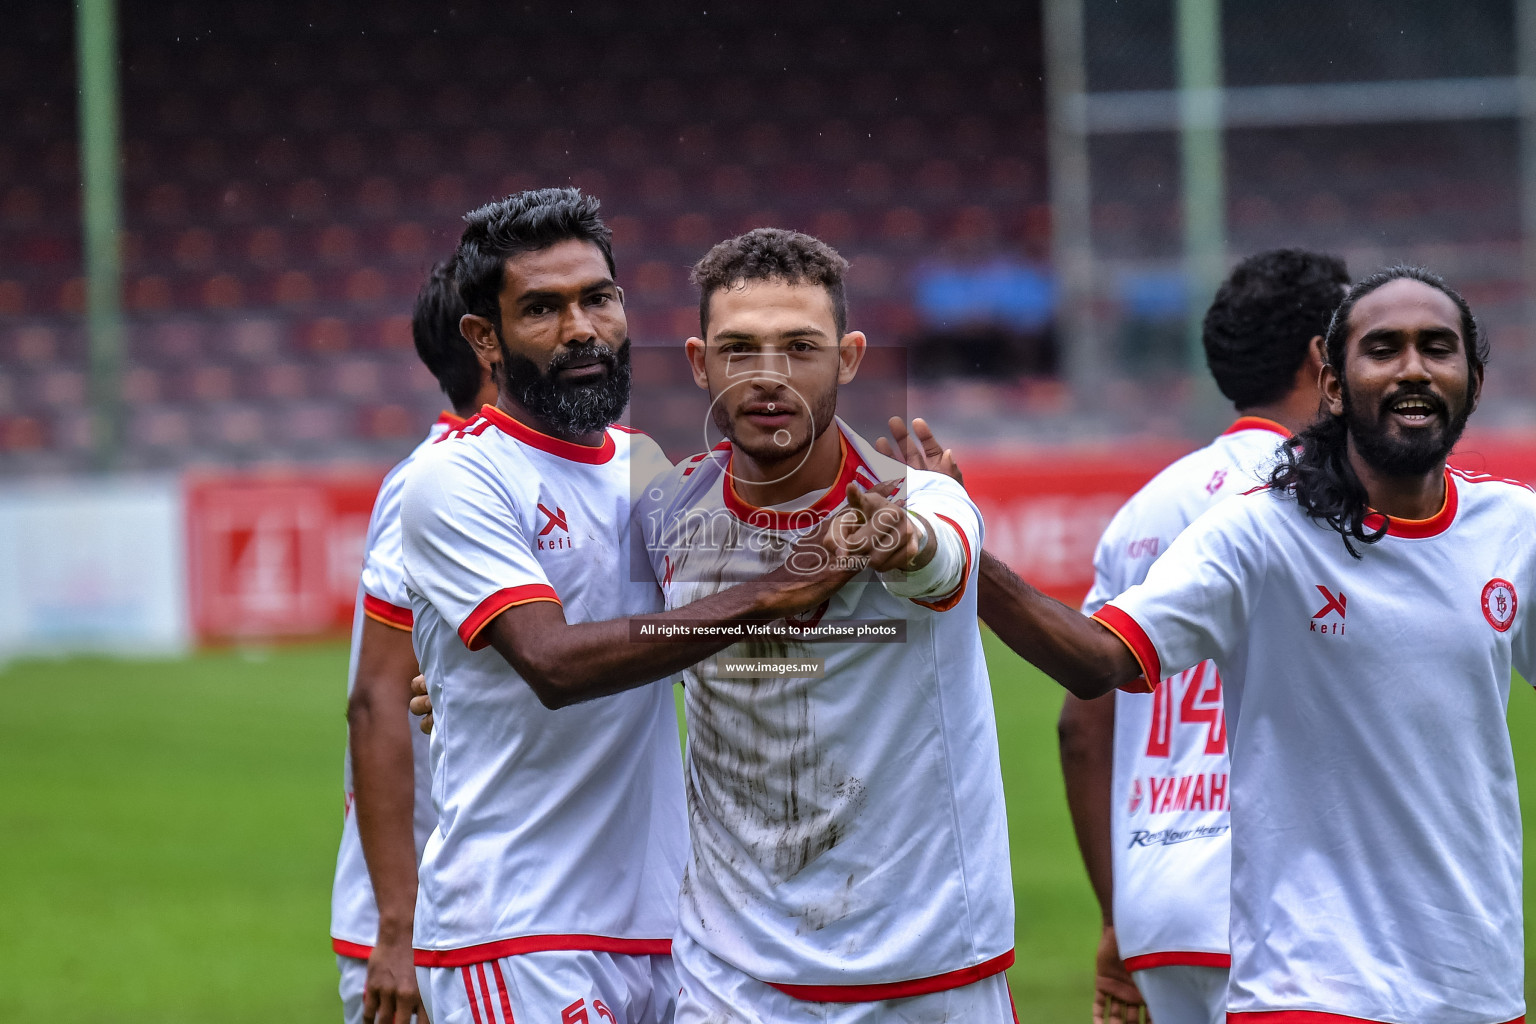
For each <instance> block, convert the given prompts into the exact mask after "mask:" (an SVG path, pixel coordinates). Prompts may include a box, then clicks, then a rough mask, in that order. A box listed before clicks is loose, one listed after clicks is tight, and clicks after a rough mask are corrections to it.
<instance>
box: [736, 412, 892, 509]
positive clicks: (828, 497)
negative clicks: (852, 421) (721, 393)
mask: <svg viewBox="0 0 1536 1024" xmlns="http://www.w3.org/2000/svg"><path fill="white" fill-rule="evenodd" d="M837 441H838V444H840V445H841V446H842V462H841V463H840V464H839V465H838V467H837V481H836V482H835V483H834V484H833V485H832V486H831V487H829V488H827V490H826V492H825V493H824V494H822V496H821V497H819V498H817V499H816V500H815V501H814V502H813V503H811V504H810V505H808V506H807V507H805V508H797V509H792V510H790V511H787V512H785V511H780V510H778V509H771V508H759V507H757V506H756V505H753V504H751V503H750V502H748V501H747V500H746V499H744V498H742V496H741V495H739V494H737V493H736V478H735V477H734V476H733V475H732V473H731V465H732V463H733V462H735V460H736V455H735V453H734V452H732V453H731V455H730V456H729V458H727V459H726V463H725V480H724V481H723V482H722V485H721V488H720V490H721V493H722V495H723V496H724V498H725V507H726V509H727V510H728V511H729V512H730V513H731V515H733V516H735V517H736V518H737V519H740V520H741V521H742V522H744V523H749V524H751V525H752V526H756V527H758V528H760V529H768V530H803V529H806V528H807V527H810V526H814V525H816V524H817V523H819V522H821V521H822V520H823V519H825V518H826V517H827V514H828V513H829V512H831V511H832V510H833V509H835V508H837V506H838V505H839V504H841V503H842V501H843V498H844V497H845V496H846V492H847V490H848V485H849V484H850V483H852V482H853V477H854V474H855V473H857V472H858V471H859V470H860V469H861V468H863V467H864V460H862V459H860V458H859V453H858V452H857V451H855V450H854V447H853V446H852V445H851V444H849V443H848V439H847V438H846V437H844V436H842V434H841V433H839V434H838V437H837Z"/></svg>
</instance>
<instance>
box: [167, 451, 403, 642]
mask: <svg viewBox="0 0 1536 1024" xmlns="http://www.w3.org/2000/svg"><path fill="white" fill-rule="evenodd" d="M382 479H383V474H382V473H379V474H360V475H350V476H320V475H306V476H284V477H261V476H221V477H197V478H193V479H191V480H189V481H188V483H187V556H188V557H187V566H188V572H189V575H190V580H189V583H190V587H189V596H190V598H191V605H192V621H193V628H194V629H195V630H196V634H197V636H198V638H199V639H201V640H203V641H230V640H241V639H255V638H266V637H272V638H280V637H303V636H314V635H317V634H327V633H329V634H334V633H336V632H338V631H345V630H347V629H349V628H350V627H351V623H352V607H353V603H354V601H355V600H356V596H357V594H356V592H357V578H358V574H359V573H360V572H361V569H362V562H363V542H364V539H365V537H366V534H367V532H368V515H369V513H370V512H371V511H372V509H373V499H374V495H375V494H376V493H377V492H378V488H379V482H380V480H382Z"/></svg>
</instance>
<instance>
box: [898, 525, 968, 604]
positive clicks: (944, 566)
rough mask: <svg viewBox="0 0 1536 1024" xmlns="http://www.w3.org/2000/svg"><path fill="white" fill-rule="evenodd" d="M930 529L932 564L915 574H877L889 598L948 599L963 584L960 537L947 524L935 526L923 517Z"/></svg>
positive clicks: (963, 556) (899, 572)
mask: <svg viewBox="0 0 1536 1024" xmlns="http://www.w3.org/2000/svg"><path fill="white" fill-rule="evenodd" d="M923 518H924V520H926V521H927V522H928V523H929V525H930V526H931V527H932V529H933V540H934V543H936V544H937V545H938V550H937V551H935V552H934V554H933V560H932V561H930V562H929V563H928V564H927V565H925V566H923V567H922V568H921V569H919V570H917V571H916V572H902V571H901V570H900V569H892V570H890V571H888V572H882V573H880V582H881V583H883V584H884V585H885V590H886V593H888V594H890V595H891V596H892V597H906V598H932V597H947V596H948V595H950V594H953V593H954V592H955V590H956V589H957V588H958V587H959V586H960V584H961V583H964V582H965V548H964V547H963V546H962V545H961V543H960V536H959V534H957V533H956V532H955V530H954V528H953V527H951V526H949V525H948V524H947V523H942V522H938V523H936V522H934V521H933V520H932V519H929V518H928V517H927V516H924V517H923Z"/></svg>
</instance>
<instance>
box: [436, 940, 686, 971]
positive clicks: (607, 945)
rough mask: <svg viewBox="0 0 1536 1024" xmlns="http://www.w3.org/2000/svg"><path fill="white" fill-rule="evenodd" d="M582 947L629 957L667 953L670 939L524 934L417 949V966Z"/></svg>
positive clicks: (449, 964)
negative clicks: (479, 942)
mask: <svg viewBox="0 0 1536 1024" xmlns="http://www.w3.org/2000/svg"><path fill="white" fill-rule="evenodd" d="M553 950H583V951H585V952H591V953H623V954H626V955H628V956H670V955H671V954H672V940H671V939H616V938H613V937H612V936H608V935H524V936H521V937H519V938H516V939H500V940H498V941H496V942H482V943H481V944H480V945H478V946H463V947H461V948H459V949H417V950H416V966H417V967H469V966H472V965H474V964H483V963H485V962H486V961H488V960H500V959H501V958H502V957H506V956H520V955H521V954H523V953H548V952H551V951H553Z"/></svg>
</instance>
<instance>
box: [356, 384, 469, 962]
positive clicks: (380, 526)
mask: <svg viewBox="0 0 1536 1024" xmlns="http://www.w3.org/2000/svg"><path fill="white" fill-rule="evenodd" d="M463 423H464V421H463V420H462V419H460V418H459V417H457V416H455V415H453V414H452V413H450V412H445V413H443V414H442V415H441V416H439V417H438V418H437V422H436V423H434V424H432V430H431V431H430V432H429V433H428V434H427V439H426V440H425V441H423V442H422V443H421V444H419V445H417V446H416V449H415V450H414V451H412V452H411V454H409V455H407V456H406V457H405V458H404V459H402V460H400V462H399V463H398V464H397V465H396V466H395V467H394V468H393V469H391V470H390V471H389V473H388V474H387V475H386V476H385V477H384V482H383V483H381V484H380V485H379V495H378V497H377V498H375V499H374V502H373V514H372V515H370V516H369V517H368V536H367V541H366V542H365V544H364V548H363V575H362V578H361V579H360V580H359V581H358V585H357V608H356V610H355V611H354V612H353V613H352V656H351V659H350V661H349V662H348V665H347V694H348V695H349V696H350V695H351V693H352V687H353V686H354V685H355V684H356V682H357V656H358V650H359V649H360V647H361V645H362V637H363V620H364V618H372V619H376V620H378V621H379V622H382V623H384V624H385V625H388V626H394V627H395V628H397V629H403V630H405V631H406V632H410V629H411V599H410V598H409V597H408V596H407V595H406V592H405V561H404V558H403V551H402V548H401V544H400V490H401V488H402V487H403V486H404V485H405V473H406V470H407V469H409V467H410V465H411V463H413V462H414V461H415V460H416V457H417V456H418V455H420V454H421V453H422V451H423V450H425V449H426V448H427V446H428V445H430V444H431V443H432V442H434V441H436V440H437V439H438V438H440V437H442V436H443V434H444V433H446V432H447V431H449V430H452V429H454V428H456V427H459V426H462V425H463ZM401 714H402V715H403V716H404V717H405V718H406V719H408V720H409V725H410V730H411V747H412V753H413V757H414V763H415V767H416V801H415V805H414V812H415V822H414V824H415V833H416V859H417V860H418V861H419V860H420V859H421V850H422V847H423V846H425V845H426V843H427V836H429V835H430V834H431V833H432V826H434V825H436V824H437V815H436V814H434V813H433V811H432V775H431V771H430V769H429V767H428V764H427V738H426V736H424V735H422V732H421V730H420V729H418V728H416V720H415V719H414V718H412V717H411V714H410V712H409V711H407V710H406V709H404V708H402V709H401ZM342 774H343V777H344V779H345V790H344V792H345V797H344V800H343V804H342V806H343V809H344V810H343V818H342V826H341V849H340V850H338V851H337V853H336V879H335V882H334V883H333V884H332V886H331V947H332V948H333V949H334V950H335V951H336V952H337V953H340V954H341V955H342V956H350V957H356V958H358V959H360V960H366V959H367V958H368V955H369V954H370V953H372V952H373V943H374V940H375V939H376V938H377V936H378V931H379V908H378V905H377V904H376V903H375V902H374V899H373V882H372V881H371V880H370V879H369V877H368V864H367V862H366V861H365V860H364V859H363V844H362V841H361V839H359V838H358V834H357V816H356V815H354V814H353V813H352V792H353V789H352V750H351V747H350V746H349V747H348V748H347V753H346V759H345V761H344V764H343V768H342Z"/></svg>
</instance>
